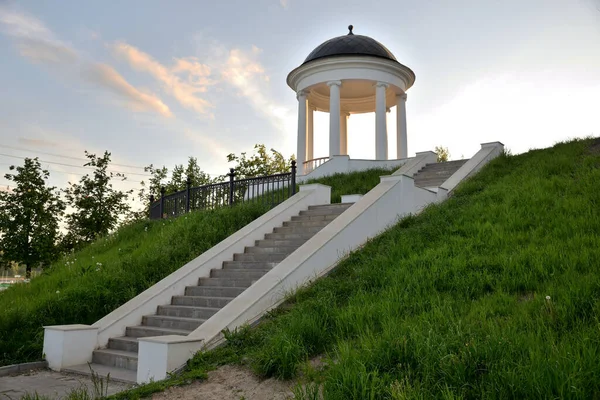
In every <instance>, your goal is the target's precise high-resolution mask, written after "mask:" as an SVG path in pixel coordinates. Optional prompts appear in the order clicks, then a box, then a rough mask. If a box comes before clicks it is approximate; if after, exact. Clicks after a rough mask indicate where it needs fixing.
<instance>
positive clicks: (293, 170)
mask: <svg viewBox="0 0 600 400" xmlns="http://www.w3.org/2000/svg"><path fill="white" fill-rule="evenodd" d="M291 185H292V196H293V195H295V194H296V160H292V183H291Z"/></svg>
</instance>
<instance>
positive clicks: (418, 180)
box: [415, 176, 449, 183]
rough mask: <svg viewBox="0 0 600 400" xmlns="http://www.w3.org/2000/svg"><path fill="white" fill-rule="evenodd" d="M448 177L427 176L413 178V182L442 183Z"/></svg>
mask: <svg viewBox="0 0 600 400" xmlns="http://www.w3.org/2000/svg"><path fill="white" fill-rule="evenodd" d="M448 178H449V177H446V176H440V177H438V178H428V179H418V178H417V179H415V183H432V182H434V183H436V182H441V183H444V182H445V181H446V179H448Z"/></svg>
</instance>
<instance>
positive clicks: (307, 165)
mask: <svg viewBox="0 0 600 400" xmlns="http://www.w3.org/2000/svg"><path fill="white" fill-rule="evenodd" d="M326 161H329V157H320V158H313V159H312V160H308V161H304V163H303V164H302V165H303V167H304V168H303V172H304V173H303V175H306V174H308V173H311V172H312V171H314V170H315V169H317V168H318V167H319V166H320V165H322V164H325V162H326Z"/></svg>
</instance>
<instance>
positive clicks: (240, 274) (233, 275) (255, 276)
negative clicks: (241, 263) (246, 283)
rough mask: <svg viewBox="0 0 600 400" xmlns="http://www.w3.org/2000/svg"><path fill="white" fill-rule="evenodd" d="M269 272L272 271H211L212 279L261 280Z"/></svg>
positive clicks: (230, 269)
mask: <svg viewBox="0 0 600 400" xmlns="http://www.w3.org/2000/svg"><path fill="white" fill-rule="evenodd" d="M269 271H270V269H254V268H242V269H232V268H228V269H213V270H212V271H210V276H211V278H227V279H250V280H259V279H260V278H262V277H263V276H264V275H265V274H266V273H267V272H269Z"/></svg>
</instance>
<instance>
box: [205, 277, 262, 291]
mask: <svg viewBox="0 0 600 400" xmlns="http://www.w3.org/2000/svg"><path fill="white" fill-rule="evenodd" d="M257 280H258V279H231V278H200V279H199V285H198V286H218V287H231V288H244V289H247V288H249V287H250V286H251V285H252V284H253V283H254V282H256V281H257Z"/></svg>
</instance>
